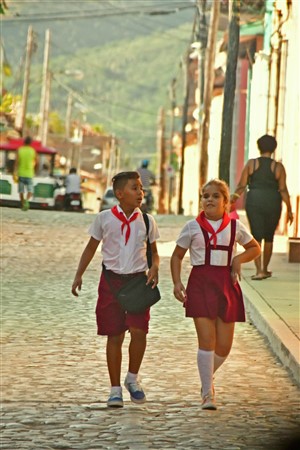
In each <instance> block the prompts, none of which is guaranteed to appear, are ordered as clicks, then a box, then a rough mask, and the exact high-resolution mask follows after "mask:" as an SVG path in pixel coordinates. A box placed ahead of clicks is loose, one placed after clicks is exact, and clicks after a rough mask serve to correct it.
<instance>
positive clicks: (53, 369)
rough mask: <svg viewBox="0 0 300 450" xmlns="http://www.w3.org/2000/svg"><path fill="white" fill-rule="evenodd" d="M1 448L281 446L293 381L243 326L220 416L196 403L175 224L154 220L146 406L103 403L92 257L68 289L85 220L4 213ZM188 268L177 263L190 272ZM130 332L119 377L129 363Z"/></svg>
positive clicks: (288, 432)
mask: <svg viewBox="0 0 300 450" xmlns="http://www.w3.org/2000/svg"><path fill="white" fill-rule="evenodd" d="M0 212H1V224H2V234H3V242H2V247H1V249H2V252H1V253H2V255H1V256H2V258H1V263H2V280H1V285H2V290H1V306H2V314H1V317H2V333H1V338H2V364H1V368H2V387H1V397H2V412H1V414H2V424H1V449H10V450H15V449H26V450H33V449H38V450H48V449H69V450H75V449H80V450H85V449H86V450H96V449H116V450H119V449H120V450H125V449H130V450H131V449H132V450H134V449H137V450H152V449H161V450H163V449H178V450H179V449H185V450H186V449H203V450H206V449H222V450H229V449H230V450H238V449H251V450H259V449H265V448H268V449H270V450H271V449H272V450H276V449H283V448H287V447H285V446H284V444H285V443H286V440H287V439H288V438H289V437H290V436H294V435H295V433H296V432H297V431H298V430H299V388H297V386H296V385H295V384H293V381H292V379H291V378H290V377H289V375H288V373H287V372H286V371H285V369H284V368H283V367H282V366H281V364H280V363H279V362H278V360H277V359H276V358H275V357H274V356H273V354H272V353H271V351H270V349H269V348H268V346H267V344H266V342H265V340H264V339H263V338H262V337H261V336H260V334H259V333H258V332H257V330H256V329H255V328H254V326H253V325H252V324H251V323H248V322H247V323H245V324H238V325H237V327H236V336H235V341H234V345H233V349H232V353H231V355H230V357H229V359H228V360H227V361H226V362H225V364H224V365H223V366H222V368H221V369H220V371H219V372H217V376H216V380H215V385H216V393H217V403H218V410H217V411H202V410H201V409H200V394H199V390H200V383H199V376H198V372H197V365H196V354H197V342H196V337H195V332H194V328H193V324H192V321H191V320H189V319H185V318H184V314H183V308H182V306H181V305H180V304H179V303H178V302H176V300H175V299H174V298H173V295H172V286H171V279H170V272H169V256H170V253H171V251H172V250H173V248H174V242H173V241H174V239H175V238H176V236H177V234H178V231H179V229H180V228H181V226H182V224H183V222H184V221H185V220H187V219H186V218H183V217H176V216H157V222H158V224H159V226H160V231H161V242H160V244H159V251H160V254H161V275H160V278H161V281H160V289H161V292H162V300H161V301H160V302H159V303H158V304H157V305H155V306H154V307H153V310H152V319H151V324H150V325H151V327H150V333H149V337H148V348H147V352H146V355H145V359H144V362H143V366H142V371H141V376H142V382H143V386H144V389H145V391H146V394H147V398H148V401H147V403H146V404H145V405H143V406H137V405H134V404H132V403H131V402H130V400H129V397H128V395H127V392H126V391H125V389H124V391H125V392H124V399H125V407H124V408H123V409H119V410H111V409H107V407H106V400H107V395H108V392H109V381H108V375H107V372H106V365H105V342H106V339H105V338H102V337H98V336H96V326H95V318H94V308H95V299H96V290H97V282H98V275H99V264H100V261H101V258H100V254H99V255H97V256H96V257H95V258H94V260H93V262H92V264H91V266H90V268H89V269H88V270H87V272H86V274H85V277H84V286H83V290H82V292H81V295H80V297H79V299H74V298H73V297H72V296H71V294H70V285H71V282H72V280H73V276H74V273H75V269H76V266H77V263H78V259H79V256H80V254H81V252H82V250H83V248H84V246H85V244H86V242H87V235H86V229H87V227H88V225H89V223H90V222H91V220H92V216H91V215H87V214H76V213H61V212H59V213H58V212H50V211H49V212H48V211H28V212H22V211H20V210H17V209H10V208H1V210H0ZM188 270H189V264H188V262H187V264H185V276H187V273H188ZM127 343H128V337H126V340H125V343H124V362H123V366H122V370H123V374H124V375H125V373H126V369H127V348H126V344H127Z"/></svg>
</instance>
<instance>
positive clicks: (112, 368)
mask: <svg viewBox="0 0 300 450" xmlns="http://www.w3.org/2000/svg"><path fill="white" fill-rule="evenodd" d="M124 336H125V333H122V334H120V335H118V336H108V337H107V344H106V361H107V368H108V373H109V378H110V383H111V386H121V363H122V344H123V341H124Z"/></svg>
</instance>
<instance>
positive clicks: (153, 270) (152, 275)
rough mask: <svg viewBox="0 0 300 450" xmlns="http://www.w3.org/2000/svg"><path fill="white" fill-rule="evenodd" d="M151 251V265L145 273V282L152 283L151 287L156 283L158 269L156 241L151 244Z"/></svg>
mask: <svg viewBox="0 0 300 450" xmlns="http://www.w3.org/2000/svg"><path fill="white" fill-rule="evenodd" d="M151 252H152V266H151V267H150V269H149V270H148V273H147V278H148V280H147V284H149V283H152V282H153V284H152V287H153V288H154V287H155V286H156V285H157V284H158V269H159V255H158V252H157V246H156V241H154V242H152V244H151Z"/></svg>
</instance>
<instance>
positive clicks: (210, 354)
mask: <svg viewBox="0 0 300 450" xmlns="http://www.w3.org/2000/svg"><path fill="white" fill-rule="evenodd" d="M197 363H198V370H199V375H200V379H201V384H202V397H204V396H205V395H207V394H208V392H209V391H211V386H212V382H213V371H214V351H212V350H201V348H199V349H198V354H197Z"/></svg>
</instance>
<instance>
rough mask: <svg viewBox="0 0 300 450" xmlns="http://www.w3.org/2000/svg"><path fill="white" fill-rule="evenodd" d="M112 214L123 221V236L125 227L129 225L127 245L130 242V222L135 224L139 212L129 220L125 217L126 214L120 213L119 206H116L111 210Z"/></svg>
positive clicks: (126, 238) (126, 237)
mask: <svg viewBox="0 0 300 450" xmlns="http://www.w3.org/2000/svg"><path fill="white" fill-rule="evenodd" d="M111 212H112V213H113V214H114V215H115V216H116V217H117V218H118V219H119V220H121V222H123V223H122V226H121V232H122V234H123V230H124V227H125V225H127V230H126V235H125V245H126V244H127V242H128V239H129V236H130V222H133V221H134V220H135V219H136V218H137V216H138V215H139V213H138V212H135V213H134V214H133V215H132V217H130V219H129V220H128V219H127V217H126V216H125V214H124V213H123V212H119V210H118V207H117V205H116V206H114V207H113V208H111Z"/></svg>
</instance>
